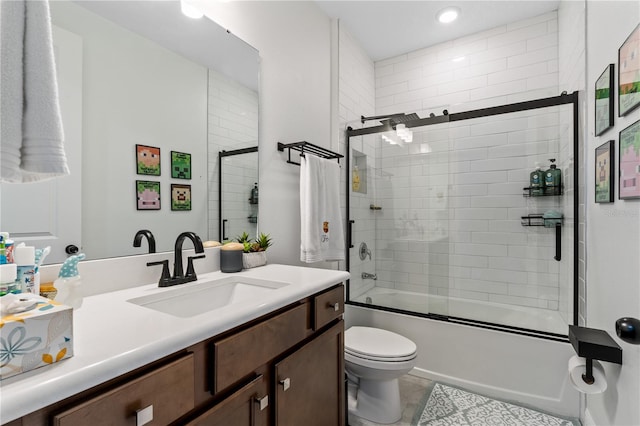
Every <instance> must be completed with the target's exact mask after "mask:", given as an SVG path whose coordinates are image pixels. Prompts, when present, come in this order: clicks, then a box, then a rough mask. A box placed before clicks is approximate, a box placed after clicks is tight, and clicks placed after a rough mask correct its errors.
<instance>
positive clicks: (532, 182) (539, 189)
mask: <svg viewBox="0 0 640 426" xmlns="http://www.w3.org/2000/svg"><path fill="white" fill-rule="evenodd" d="M529 194H530V195H531V196H539V195H544V173H543V172H542V170H540V163H536V169H535V170H534V171H532V172H531V173H530V175H529Z"/></svg>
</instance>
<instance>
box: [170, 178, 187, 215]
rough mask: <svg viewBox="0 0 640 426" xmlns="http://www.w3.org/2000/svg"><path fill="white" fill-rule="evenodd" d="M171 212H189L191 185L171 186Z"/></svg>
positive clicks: (173, 184) (174, 184) (175, 184)
mask: <svg viewBox="0 0 640 426" xmlns="http://www.w3.org/2000/svg"><path fill="white" fill-rule="evenodd" d="M171 210H174V211H188V210H191V185H182V184H177V183H172V184H171Z"/></svg>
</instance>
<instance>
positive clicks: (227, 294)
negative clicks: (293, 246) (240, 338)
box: [127, 277, 289, 318]
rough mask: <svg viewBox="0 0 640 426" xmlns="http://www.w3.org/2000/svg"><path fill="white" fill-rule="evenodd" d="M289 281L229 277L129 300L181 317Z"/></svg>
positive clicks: (253, 295) (265, 291) (256, 295)
mask: <svg viewBox="0 0 640 426" xmlns="http://www.w3.org/2000/svg"><path fill="white" fill-rule="evenodd" d="M287 285H289V283H285V282H280V281H268V280H262V279H257V278H247V277H228V278H221V279H216V280H208V281H203V282H197V283H195V284H188V285H184V286H180V287H178V288H175V289H171V290H168V291H163V292H161V293H158V294H151V295H148V296H141V297H136V298H133V299H129V300H127V302H129V303H133V304H135V305H139V306H144V307H145V308H149V309H154V310H156V311H159V312H164V313H166V314H170V315H174V316H177V317H182V318H189V317H193V316H196V315H200V314H203V313H205V312H210V311H212V310H215V309H219V308H223V307H225V306H229V305H233V304H236V303H241V302H246V301H250V300H259V299H260V298H261V297H262V296H264V295H266V294H268V293H270V292H272V291H274V290H277V289H279V288H282V287H285V286H287Z"/></svg>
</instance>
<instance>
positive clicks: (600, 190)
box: [595, 141, 614, 203]
mask: <svg viewBox="0 0 640 426" xmlns="http://www.w3.org/2000/svg"><path fill="white" fill-rule="evenodd" d="M613 143H614V142H613V141H608V142H605V143H603V144H602V145H600V146H599V147H597V148H596V164H595V166H596V169H595V177H596V182H595V184H596V196H595V201H596V203H612V202H613V169H614V167H613Z"/></svg>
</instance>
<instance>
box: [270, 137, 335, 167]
mask: <svg viewBox="0 0 640 426" xmlns="http://www.w3.org/2000/svg"><path fill="white" fill-rule="evenodd" d="M285 149H286V150H287V153H288V155H289V158H288V160H287V163H289V164H295V165H297V166H299V165H300V163H296V162H295V161H291V150H294V151H298V152H299V153H300V157H304V154H305V153H309V154H313V155H317V156H318V157H320V158H327V159H333V158H336V159H337V160H338V163H339V162H340V159H341V158H343V157H344V155H341V154H338V153H335V152H333V151H330V150H328V149H326V148H323V147H321V146H318V145H314V144H312V143H310V142H307V141H300V142H293V143H289V144H284V143H282V142H278V151H280V152H283V151H284V150H285Z"/></svg>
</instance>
